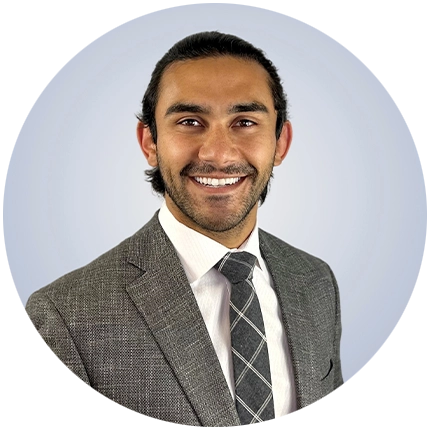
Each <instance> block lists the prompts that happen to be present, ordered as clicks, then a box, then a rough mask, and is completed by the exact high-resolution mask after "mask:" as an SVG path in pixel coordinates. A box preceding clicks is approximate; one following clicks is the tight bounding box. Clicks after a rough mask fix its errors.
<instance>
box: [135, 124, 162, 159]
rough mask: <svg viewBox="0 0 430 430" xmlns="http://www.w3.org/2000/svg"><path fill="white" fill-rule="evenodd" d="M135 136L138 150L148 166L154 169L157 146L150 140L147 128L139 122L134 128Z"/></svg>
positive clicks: (150, 136)
mask: <svg viewBox="0 0 430 430" xmlns="http://www.w3.org/2000/svg"><path fill="white" fill-rule="evenodd" d="M136 135H137V141H138V142H139V146H140V149H141V150H142V152H143V155H144V156H145V158H146V159H147V160H148V164H149V165H150V166H152V167H156V166H157V165H158V162H157V145H156V144H155V143H154V140H153V139H152V134H151V131H150V130H149V127H148V126H147V125H144V124H143V123H142V122H140V121H139V122H138V123H137V127H136Z"/></svg>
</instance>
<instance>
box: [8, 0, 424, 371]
mask: <svg viewBox="0 0 430 430" xmlns="http://www.w3.org/2000/svg"><path fill="white" fill-rule="evenodd" d="M205 30H219V31H223V32H229V33H233V34H236V35H238V36H240V37H243V38H244V39H246V40H249V41H250V42H252V43H254V44H255V45H256V46H258V47H260V48H262V49H263V50H264V51H265V52H266V53H267V55H268V57H269V58H270V59H272V61H273V62H274V63H275V65H276V66H277V67H278V69H279V71H280V74H281V76H282V78H283V81H284V86H285V89H286V91H287V94H288V97H289V101H290V112H291V121H292V124H293V128H294V140H293V145H292V148H291V151H290V153H289V155H288V157H287V159H286V161H285V162H284V164H283V165H282V166H281V167H279V168H276V169H275V180H274V181H273V185H272V188H271V192H270V194H269V196H268V199H267V201H266V203H265V204H264V206H263V207H262V208H261V210H260V219H259V223H260V226H261V227H263V228H264V229H266V230H268V231H270V232H271V233H273V234H275V235H277V236H279V237H281V238H282V239H284V240H285V241H287V242H289V243H291V244H292V245H294V246H296V247H299V248H302V249H304V250H306V251H307V252H309V253H312V254H314V255H317V256H319V257H320V258H322V259H324V260H325V261H327V262H328V263H329V264H330V266H331V267H332V268H333V270H334V272H335V274H336V276H337V279H338V282H339V286H340V291H341V304H342V322H343V338H342V350H341V353H342V362H343V372H344V377H345V379H348V378H350V377H351V376H352V375H353V374H354V373H356V372H357V371H358V370H359V369H360V368H361V367H362V366H363V365H364V364H365V363H366V362H367V361H368V360H369V359H370V358H371V357H372V355H373V354H374V353H375V352H376V351H377V350H378V349H379V347H380V346H381V345H382V344H383V342H384V341H385V340H386V339H387V337H388V336H389V334H390V333H391V331H392V330H393V328H394V326H395V324H396V323H397V321H398V320H399V318H400V316H401V314H402V312H403V310H404V308H405V306H406V304H407V302H408V300H409V297H410V295H411V292H412V289H413V287H414V284H415V281H416V278H417V275H418V271H419V267H420V263H421V258H422V254H423V249H424V242H425V231H426V201H425V189H424V182H423V176H422V171H421V166H420V163H419V159H418V156H417V153H416V150H415V147H414V144H413V141H412V138H411V135H410V133H409V131H408V128H407V126H406V124H405V122H404V120H403V118H402V116H401V114H400V112H399V111H398V109H397V108H396V106H395V104H394V103H393V101H392V99H391V98H390V96H389V95H388V94H387V92H386V91H385V90H384V88H383V87H382V85H381V84H380V83H379V82H378V81H377V79H376V78H375V77H374V76H373V75H372V73H371V72H370V71H369V70H368V69H367V68H366V67H365V66H364V65H363V64H362V63H360V61H358V60H357V59H356V58H355V57H354V56H353V55H352V54H351V53H349V52H348V51H347V50H345V49H344V48H343V47H342V46H340V45H339V44H337V43H336V42H335V41H333V40H332V39H330V38H329V37H327V36H325V35H324V34H322V33H320V32H319V31H317V30H315V29H313V28H312V27H309V26H307V25H305V24H303V23H301V22H299V21H296V20H294V19H291V18H288V17H286V16H284V15H281V14H277V13H274V12H269V11H266V10H263V9H256V8H252V7H246V6H237V5H236V6H235V5H228V4H216V5H209V4H206V5H202V4H201V5H193V6H183V7H179V8H174V9H169V10H165V11H161V12H157V13H154V14H150V15H146V16H144V17H141V18H139V19H136V20H133V21H131V22H129V23H127V24H125V25H122V26H121V27H118V28H117V29H115V30H113V31H111V32H109V33H108V34H106V35H104V36H103V37H101V38H100V39H98V40H96V41H95V42H94V43H92V44H91V45H89V46H88V47H87V48H86V49H84V50H83V51H82V52H81V53H79V54H78V55H77V56H76V57H75V58H73V59H72V60H71V61H70V62H69V63H68V64H67V65H66V66H65V67H64V68H63V69H62V70H61V71H60V73H58V75H57V76H56V77H55V78H54V79H53V80H52V82H51V83H50V84H49V86H48V87H47V88H46V90H45V91H44V92H43V93H42V95H41V96H40V98H39V99H38V101H37V103H36V104H35V106H34V108H33V110H32V111H31V112H30V114H29V116H28V118H27V120H26V122H25V124H24V126H23V128H22V131H21V134H20V136H19V138H18V141H17V143H16V147H15V150H14V153H13V156H12V160H11V163H10V168H9V172H8V177H7V183H6V190H5V201H4V230H5V241H6V248H7V253H8V258H9V263H10V267H11V271H12V275H13V278H14V281H15V284H16V286H17V289H18V292H19V294H20V297H21V299H22V301H23V302H26V300H27V298H28V296H29V295H30V294H31V292H33V291H35V290H36V289H39V288H40V287H42V286H44V285H46V284H48V283H49V282H51V281H53V280H54V279H56V278H58V277H59V276H61V275H63V274H64V273H66V272H69V271H71V270H73V269H75V268H77V267H79V266H82V265H85V264H87V263H88V262H89V261H91V260H92V259H94V258H95V257H97V256H98V255H100V254H101V253H103V252H105V251H106V250H108V249H110V248H112V247H113V246H115V245H116V244H117V243H119V242H120V241H121V240H123V239H124V238H125V237H127V236H129V235H131V234H133V233H134V232H135V231H136V230H137V229H139V228H140V227H141V226H142V225H143V224H144V223H145V222H146V221H147V220H148V219H149V218H150V217H151V216H152V215H153V213H154V211H155V210H156V209H157V208H158V207H159V205H160V199H159V198H158V197H156V196H154V195H153V194H152V192H151V189H150V186H149V185H148V184H147V183H146V182H145V175H144V173H143V171H144V170H145V169H146V168H147V165H146V162H145V160H144V157H143V155H142V154H141V152H140V149H139V148H138V145H137V141H136V138H135V125H136V119H135V117H134V114H135V113H136V112H137V111H138V110H139V109H140V101H141V98H142V95H143V93H144V91H145V88H146V86H147V84H148V81H149V77H150V73H151V71H152V69H153V67H154V65H155V63H156V61H157V60H158V59H159V58H160V57H161V56H162V55H163V54H164V52H165V51H166V50H167V49H168V48H169V47H170V46H171V45H172V44H173V43H175V42H176V41H177V40H179V39H181V38H182V37H184V36H186V35H188V34H191V33H194V32H197V31H205Z"/></svg>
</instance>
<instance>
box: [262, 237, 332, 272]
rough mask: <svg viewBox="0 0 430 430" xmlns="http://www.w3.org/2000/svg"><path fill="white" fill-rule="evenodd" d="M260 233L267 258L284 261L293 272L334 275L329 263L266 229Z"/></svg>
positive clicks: (263, 250)
mask: <svg viewBox="0 0 430 430" xmlns="http://www.w3.org/2000/svg"><path fill="white" fill-rule="evenodd" d="M259 234H260V247H261V249H262V252H263V254H264V256H265V258H267V259H275V260H277V261H279V262H284V263H285V264H288V265H289V266H290V270H291V271H293V272H297V273H302V274H309V273H314V272H320V273H324V274H327V275H330V276H332V272H331V269H330V267H329V265H328V264H327V263H326V262H325V261H323V260H321V259H320V258H318V257H316V256H314V255H311V254H309V253H307V252H305V251H303V250H301V249H298V248H296V247H294V246H292V245H290V244H288V243H287V242H284V241H283V240H281V239H279V238H278V237H276V236H273V235H272V234H270V233H267V232H266V231H264V230H261V229H260V230H259Z"/></svg>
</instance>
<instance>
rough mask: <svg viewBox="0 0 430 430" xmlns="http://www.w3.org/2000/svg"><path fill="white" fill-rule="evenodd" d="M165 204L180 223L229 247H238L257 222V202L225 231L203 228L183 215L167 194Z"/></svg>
mask: <svg viewBox="0 0 430 430" xmlns="http://www.w3.org/2000/svg"><path fill="white" fill-rule="evenodd" d="M166 205H167V207H168V209H169V211H170V213H171V214H172V215H173V216H174V217H175V218H176V220H177V221H179V222H180V223H181V224H184V225H186V226H187V227H189V228H191V229H193V230H195V231H197V232H198V233H200V234H203V235H205V236H207V237H209V238H210V239H212V240H215V241H216V242H218V243H220V244H221V245H224V246H225V247H226V248H229V249H233V248H239V247H240V246H241V245H242V244H243V243H244V242H245V241H246V240H247V239H248V237H249V236H250V234H251V232H252V230H253V229H254V228H255V225H256V222H257V209H258V203H257V204H256V205H255V206H254V207H253V208H252V209H251V211H250V212H249V213H248V215H247V216H246V217H245V218H244V219H243V220H241V221H240V222H239V224H237V225H235V226H234V227H232V228H231V229H229V230H226V231H213V230H209V229H206V228H203V227H202V226H200V225H199V224H197V223H196V222H195V221H194V220H192V219H191V218H189V217H188V216H187V215H185V214H184V213H183V212H182V211H181V210H180V209H179V208H178V207H177V206H176V205H175V204H174V203H173V201H172V200H171V199H170V198H169V197H168V196H166Z"/></svg>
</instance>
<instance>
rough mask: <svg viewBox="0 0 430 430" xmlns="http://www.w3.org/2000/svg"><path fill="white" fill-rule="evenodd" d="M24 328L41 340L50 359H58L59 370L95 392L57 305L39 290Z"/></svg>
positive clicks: (27, 309)
mask: <svg viewBox="0 0 430 430" xmlns="http://www.w3.org/2000/svg"><path fill="white" fill-rule="evenodd" d="M24 325H25V327H27V328H31V329H32V330H33V336H39V337H40V350H41V351H45V352H48V358H49V359H50V360H56V362H57V367H62V368H64V369H66V372H65V373H66V374H68V375H72V382H73V383H75V384H80V385H81V390H84V391H89V390H90V391H93V389H92V387H91V383H90V380H89V377H88V374H87V371H86V369H85V366H84V363H83V362H82V359H81V357H80V355H79V351H78V349H77V348H76V345H75V343H74V341H73V339H72V336H71V335H70V332H69V330H68V327H67V325H66V323H65V321H64V319H63V317H62V316H61V314H60V313H59V311H58V310H57V308H56V307H55V304H54V302H53V301H52V300H51V299H50V298H49V297H48V295H47V294H46V293H45V292H44V291H43V290H39V291H36V292H35V293H33V294H32V295H31V296H30V298H29V299H28V302H27V305H26V307H25V310H24Z"/></svg>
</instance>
